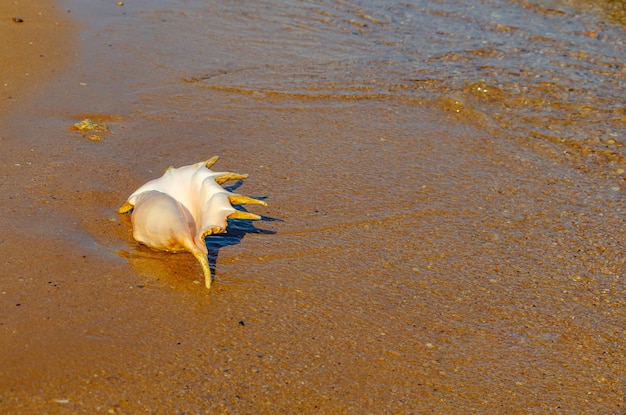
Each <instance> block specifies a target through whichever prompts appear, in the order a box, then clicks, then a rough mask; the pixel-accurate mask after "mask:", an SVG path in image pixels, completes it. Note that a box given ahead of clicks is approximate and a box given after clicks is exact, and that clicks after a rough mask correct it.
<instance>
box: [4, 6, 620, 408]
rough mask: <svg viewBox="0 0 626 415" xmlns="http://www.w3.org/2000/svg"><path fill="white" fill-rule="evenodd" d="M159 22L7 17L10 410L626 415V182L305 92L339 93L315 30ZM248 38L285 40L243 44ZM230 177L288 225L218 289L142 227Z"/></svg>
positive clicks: (435, 107)
mask: <svg viewBox="0 0 626 415" xmlns="http://www.w3.org/2000/svg"><path fill="white" fill-rule="evenodd" d="M126 3H130V2H126ZM157 3H158V4H156V5H154V6H151V7H150V8H148V6H145V5H143V6H142V5H136V4H124V6H118V5H117V4H116V2H107V4H104V3H103V2H100V3H98V4H92V3H91V2H85V3H84V4H83V3H81V2H79V1H75V0H66V1H62V2H59V3H54V2H47V1H38V2H30V3H29V5H28V7H27V6H25V5H22V4H21V2H15V3H13V2H11V4H10V5H6V4H3V5H2V6H0V16H1V18H2V22H1V24H0V36H2V37H3V38H5V39H11V42H8V43H7V42H4V43H3V44H2V46H0V59H1V60H2V61H3V62H8V61H10V62H12V65H11V66H10V67H8V66H3V71H4V72H3V73H2V75H3V77H2V81H3V82H4V86H2V88H3V89H2V91H3V92H2V96H1V100H0V101H1V102H2V103H1V104H0V111H2V112H1V114H2V116H1V117H0V126H1V127H2V130H1V131H0V146H1V147H2V152H1V154H0V161H1V163H0V177H1V180H0V194H1V195H2V198H1V201H2V202H1V203H0V212H1V214H0V226H1V229H2V235H0V256H1V257H2V262H0V263H1V264H2V265H1V267H0V412H2V413H7V414H30V413H61V414H65V413H68V414H70V413H79V414H82V413H108V414H134V413H180V414H182V413H193V414H201V413H206V414H213V413H222V414H276V413H285V414H293V413H303V414H309V413H335V414H364V413H372V414H383V413H384V414H422V413H433V414H445V413H498V414H514V413H525V414H545V413H563V414H573V413H577V414H616V415H617V414H622V413H623V412H624V410H625V409H624V390H625V389H624V381H625V380H626V379H625V378H624V369H625V368H626V362H625V360H624V355H625V354H626V350H625V349H624V342H623V339H624V336H625V335H626V326H625V325H624V315H625V312H626V300H625V297H624V288H625V287H624V278H625V276H626V275H625V274H624V272H625V269H626V260H625V256H624V248H623V247H624V246H626V234H625V232H624V229H626V223H625V218H626V215H625V213H626V210H625V205H624V190H625V186H624V174H623V169H624V165H622V164H620V163H621V161H620V159H619V158H617V157H614V158H610V157H607V160H608V161H606V163H605V164H598V162H597V160H604V159H600V155H598V157H596V158H594V157H595V156H594V157H591V156H586V155H580V154H578V153H574V150H572V148H573V147H572V146H569V145H568V144H567V143H565V144H564V143H559V142H557V140H552V141H546V142H543V141H541V142H540V141H532V142H530V143H524V142H522V141H521V140H519V139H515V138H511V136H510V135H509V134H508V133H507V132H506V130H504V129H502V128H500V127H499V126H498V128H494V127H493V124H494V123H493V122H491V121H485V120H487V119H488V118H487V116H488V115H489V114H488V113H487V112H486V111H485V112H481V107H480V106H479V105H478V104H472V105H470V103H471V102H470V97H465V96H460V95H454V94H453V92H454V91H453V92H450V91H443V92H441V93H440V94H437V95H433V97H432V99H430V98H428V97H427V98H415V97H414V96H413V97H409V96H408V95H406V94H403V95H385V94H387V92H385V94H382V93H380V91H378V90H377V89H376V88H377V87H378V85H377V84H376V83H375V82H372V83H371V84H372V85H373V86H372V85H370V84H368V88H365V87H363V88H361V89H358V88H356V87H354V88H352V85H351V86H350V87H351V88H352V89H349V88H345V89H346V90H349V93H345V91H344V90H341V89H340V88H339V86H337V85H336V84H335V82H338V81H336V80H335V79H334V78H332V79H330V80H327V79H324V81H325V82H326V83H325V84H324V86H323V87H322V86H321V84H322V83H315V82H311V83H306V82H301V81H299V82H300V83H298V82H296V81H293V84H289V83H288V82H287V81H285V76H284V72H281V71H285V72H288V70H292V69H291V66H289V65H290V63H289V62H294V61H295V62H297V63H295V64H293V66H294V67H295V68H297V70H298V71H302V72H306V71H309V72H311V73H314V74H316V76H317V74H318V73H322V74H324V75H326V74H328V73H334V72H332V71H333V70H334V68H333V63H332V62H334V61H332V62H331V63H328V62H327V61H326V60H324V62H323V64H322V65H320V66H321V68H322V69H319V68H318V67H313V66H312V64H310V62H311V59H313V58H311V56H315V55H314V52H311V51H309V52H308V54H304V53H303V54H302V56H299V55H298V53H297V52H298V51H299V50H301V48H304V47H305V46H306V47H308V45H309V43H307V42H311V43H313V41H311V40H310V39H311V38H312V36H311V34H310V33H308V32H307V36H305V35H300V34H299V33H300V32H298V30H310V31H311V32H312V33H313V34H316V33H317V32H315V31H313V30H312V29H310V27H309V26H306V25H304V24H297V23H299V20H297V19H291V20H289V19H286V20H285V21H286V22H288V23H285V21H283V20H280V19H279V17H280V16H279V17H276V19H278V20H277V23H276V22H274V21H273V20H271V19H269V23H268V22H266V21H264V20H262V19H261V18H260V17H259V16H262V13H263V10H264V9H263V8H264V7H266V8H267V9H269V10H272V6H271V5H268V4H265V3H263V4H261V5H259V6H252V5H250V6H249V7H251V8H252V7H259V9H254V10H250V11H249V12H248V13H247V14H246V13H242V12H241V11H232V10H230V8H231V5H230V4H229V3H223V4H222V3H220V2H217V3H216V4H218V3H219V6H217V5H211V6H208V5H206V4H204V3H202V4H200V3H198V4H196V3H193V2H192V3H193V4H190V3H187V2H180V1H171V2H163V3H161V2H157ZM170 3H171V4H170ZM183 3H184V4H183ZM311 7H313V6H311ZM311 10H313V9H311ZM311 10H308V9H307V10H306V13H305V12H302V14H303V15H305V16H308V14H307V13H313V14H314V15H315V16H316V17H315V19H312V20H311V21H312V22H313V23H311V22H309V24H310V25H313V24H314V23H315V22H319V21H322V20H323V19H327V18H328V19H330V18H335V17H334V15H331V14H332V13H330V12H329V11H325V12H324V13H322V12H313V11H311ZM332 12H333V13H335V14H338V13H339V11H338V10H332ZM229 13H232V16H235V17H232V16H231V14H229ZM299 13H300V12H299V11H298V13H295V12H294V15H296V16H300V14H299ZM545 14H546V15H548V16H549V17H551V16H553V15H556V14H548V13H545ZM268 15H269V16H275V15H276V16H278V15H277V14H276V13H275V12H273V11H272V12H268ZM249 16H252V17H249ZM319 16H321V17H319ZM329 16H330V17H329ZM364 16H365V17H364ZM372 16H374V17H372ZM556 16H557V17H558V16H559V15H556ZM14 17H19V18H21V19H23V22H19V23H18V22H14V21H13V20H12V19H13V18H14ZM375 17H376V16H375V15H373V14H372V13H370V14H367V13H365V12H362V13H359V12H358V11H354V13H353V15H352V17H351V18H352V19H353V20H355V19H356V20H359V19H360V20H362V21H364V23H363V25H365V26H363V25H361V26H358V27H357V26H356V24H355V23H354V22H353V21H350V19H348V18H346V19H344V20H345V21H346V22H348V23H345V25H346V26H349V27H350V29H349V30H352V31H353V32H354V33H352V32H347V35H346V36H349V37H347V39H349V41H350V42H352V41H353V38H354V39H356V38H358V36H361V37H365V36H367V35H368V33H367V30H370V29H371V27H374V28H376V27H378V26H377V25H379V26H383V25H382V24H380V23H377V22H375V21H374V20H375ZM246 18H251V19H259V21H261V23H259V21H257V20H252V22H253V23H256V24H258V26H259V28H262V29H259V30H260V31H261V32H262V33H266V32H265V31H267V32H269V33H273V32H274V31H273V29H272V28H270V29H266V28H264V27H265V26H264V25H271V24H276V25H277V27H279V28H280V29H281V30H284V32H280V33H281V36H279V37H277V38H271V40H269V41H268V43H267V44H263V43H262V42H261V41H259V40H258V39H257V38H254V37H252V36H250V35H249V34H248V35H247V36H244V34H241V38H237V35H238V33H239V32H238V31H237V30H235V29H233V32H229V31H228V30H229V29H228V27H231V26H233V25H234V26H236V28H237V25H238V24H241V27H253V26H254V25H251V24H250V22H248V21H246V20H245V19H246ZM202 19H206V20H202ZM228 19H231V20H228ZM360 20H359V21H360ZM379 20H382V19H379ZM293 21H295V22H296V23H292V22H293ZM222 22H223V23H222ZM307 22H308V20H307ZM324 24H326V23H324ZM220 25H223V27H222V26H220ZM311 27H313V26H311ZM343 27H344V26H341V28H340V29H337V33H339V34H341V35H343V34H344V32H346V30H344V29H343ZM353 27H357V28H353ZM303 28H304V29H303ZM241 30H243V29H241ZM498 30H501V29H500V28H498ZM616 30H617V29H616ZM501 31H502V30H501ZM233 33H234V34H233ZM355 33H356V34H355ZM319 36H320V38H321V36H323V34H322V35H319ZM207 39H209V40H207ZM285 39H291V40H292V41H293V42H294V44H295V45H296V46H297V47H293V48H292V44H291V43H287V40H285ZM293 39H295V40H293ZM359 39H360V38H359ZM255 41H257V42H259V43H258V44H255V43H254V42H255ZM283 42H284V43H283ZM299 42H300V43H299ZM316 42H317V40H316ZM318 43H320V44H324V45H326V43H324V42H322V41H319V42H318ZM251 44H252V46H250V45H251ZM20 45H22V46H20ZM303 45H304V46H303ZM348 46H350V47H352V46H353V45H352V44H346V45H344V44H340V45H339V46H337V47H336V50H335V49H332V48H330V47H329V49H328V50H329V52H328V56H326V55H324V59H328V60H330V59H331V58H332V56H331V55H332V54H333V53H334V54H337V55H339V54H340V53H342V52H341V51H342V50H343V49H344V48H345V49H349V47H348ZM355 48H356V49H358V48H359V44H357V45H356V46H355ZM364 49H365V48H364ZM326 52H327V50H326V49H325V50H324V53H326ZM320 54H322V52H320ZM287 55H289V56H288V57H287ZM305 55H306V56H305ZM283 56H285V57H284V59H285V61H284V62H283V61H281V60H280V59H283V58H282V57H283ZM209 57H210V58H209ZM393 58H394V59H396V60H399V59H398V58H397V57H393ZM389 59H391V58H389ZM457 61H458V59H457ZM385 62H386V61H385ZM455 62H456V61H455ZM349 64H350V65H352V64H353V61H352V60H350V61H349ZM385 64H387V65H389V64H388V63H385ZM307 65H309V66H307ZM379 66H381V67H382V66H383V64H382V63H381V64H380V65H379ZM7 68H8V69H7ZM285 68H287V69H288V70H287V69H285ZM302 68H304V69H302ZM350 68H351V67H350V66H348V69H350ZM305 69H306V71H305ZM339 69H342V68H339ZM293 71H294V72H296V70H295V69H294V70H293ZM336 72H344V73H347V72H348V71H347V70H345V71H344V70H343V69H342V70H337V71H336ZM26 73H28V75H25V74H26ZM307 73H308V72H307ZM355 73H357V72H355ZM345 76H346V78H350V79H356V77H357V75H354V74H352V73H347V74H346V75H345ZM359 76H360V73H359ZM320 77H322V75H320ZM329 78H331V77H330V76H329ZM354 82H357V81H354ZM394 82H395V80H394ZM410 82H411V83H413V84H415V83H417V81H415V80H414V79H413V80H411V81H410ZM250 84H254V85H253V86H255V88H252V87H251V86H250ZM0 86H1V85H0ZM395 87H396V88H397V90H401V91H407V90H410V88H408V87H405V86H402V87H400V86H397V85H395ZM332 88H336V90H332ZM392 89H393V88H391V87H386V89H385V91H388V90H392ZM329 90H332V91H331V92H328V91H329ZM364 91H365V92H364ZM394 91H395V90H394ZM468 95H471V94H468ZM450 97H453V98H454V100H453V99H452V98H450ZM456 97H458V99H457V98H456ZM485 101H487V99H485ZM580 105H581V106H582V105H583V103H581V104H580ZM87 117H89V118H91V119H93V120H94V121H96V122H99V123H106V124H107V125H108V127H109V129H110V131H108V132H106V133H104V134H103V139H102V140H101V141H92V140H89V139H88V138H85V137H83V136H81V134H80V133H79V132H77V131H74V130H72V129H70V127H71V126H72V125H73V124H74V123H76V122H78V121H80V120H82V119H84V118H87ZM612 122H615V123H619V122H620V121H615V120H614V121H612ZM618 125H619V124H618ZM610 126H613V124H610ZM607 128H608V127H607ZM622 139H623V136H616V137H613V138H612V140H613V142H612V143H609V144H607V146H613V147H616V146H618V145H620V143H622ZM613 147H611V148H613ZM568 151H569V152H570V153H568ZM581 154H582V153H581ZM594 154H596V153H594ZM598 154H599V152H598ZM213 155H219V156H221V159H220V161H219V162H218V163H217V165H216V166H215V169H217V170H223V171H234V172H240V173H248V174H250V177H249V178H248V179H247V180H245V181H244V182H243V183H239V184H238V186H239V187H238V188H237V192H240V193H242V194H245V195H248V196H251V197H260V198H264V200H265V201H266V202H267V203H268V205H269V206H268V207H267V208H265V207H262V206H252V207H250V211H252V212H255V213H258V214H260V215H263V217H264V220H262V221H259V222H255V223H254V224H253V225H251V226H250V227H243V228H240V229H238V230H235V232H232V237H231V238H229V239H212V240H210V241H208V242H209V243H210V244H213V245H211V246H213V247H214V248H215V247H218V248H219V249H214V250H213V252H212V253H213V255H214V256H216V275H215V281H214V286H213V288H212V289H211V290H210V291H208V290H206V289H205V288H204V284H203V281H202V273H201V270H200V267H199V265H198V263H197V261H196V260H195V259H194V258H193V257H192V256H191V255H188V254H176V255H173V254H169V253H163V252H155V251H151V250H150V249H148V248H146V247H143V246H141V245H139V244H138V243H136V242H135V241H134V240H133V239H132V235H131V233H130V221H129V219H128V217H127V215H126V216H125V215H119V214H117V213H116V209H117V208H118V207H119V206H120V205H121V204H122V203H123V202H124V200H126V198H127V197H128V195H129V194H130V193H131V192H132V191H134V190H135V189H136V188H137V187H139V186H140V185H141V184H143V183H144V182H146V181H147V180H150V179H153V178H156V177H158V176H160V175H161V174H162V172H163V170H164V169H165V168H167V167H168V166H170V165H174V166H181V165H185V164H190V163H194V162H197V161H200V160H202V159H207V158H209V157H211V156H213Z"/></svg>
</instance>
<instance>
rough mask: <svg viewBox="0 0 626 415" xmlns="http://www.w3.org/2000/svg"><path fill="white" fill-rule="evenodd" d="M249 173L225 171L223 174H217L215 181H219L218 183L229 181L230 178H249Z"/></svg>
mask: <svg viewBox="0 0 626 415" xmlns="http://www.w3.org/2000/svg"><path fill="white" fill-rule="evenodd" d="M247 178H248V175H247V174H239V173H223V174H222V175H221V176H217V177H216V178H215V181H216V182H217V184H224V183H226V182H227V181H230V180H243V179H247Z"/></svg>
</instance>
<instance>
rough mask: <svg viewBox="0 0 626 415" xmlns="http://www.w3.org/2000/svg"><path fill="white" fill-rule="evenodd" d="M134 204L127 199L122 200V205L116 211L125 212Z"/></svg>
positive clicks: (131, 208)
mask: <svg viewBox="0 0 626 415" xmlns="http://www.w3.org/2000/svg"><path fill="white" fill-rule="evenodd" d="M133 208H134V206H133V205H131V204H130V203H128V200H127V201H126V202H124V204H123V205H122V206H120V208H119V209H118V210H117V213H127V212H130V211H131V210H133Z"/></svg>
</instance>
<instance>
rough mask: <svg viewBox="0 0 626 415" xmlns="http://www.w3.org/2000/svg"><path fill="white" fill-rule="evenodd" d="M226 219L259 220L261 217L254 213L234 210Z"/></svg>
mask: <svg viewBox="0 0 626 415" xmlns="http://www.w3.org/2000/svg"><path fill="white" fill-rule="evenodd" d="M228 219H245V220H261V217H260V216H259V215H255V214H254V213H250V212H243V211H241V210H236V211H234V212H233V213H231V214H230V215H228Z"/></svg>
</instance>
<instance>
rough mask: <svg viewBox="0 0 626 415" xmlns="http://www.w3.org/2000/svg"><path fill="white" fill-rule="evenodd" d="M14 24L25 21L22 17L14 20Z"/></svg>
mask: <svg viewBox="0 0 626 415" xmlns="http://www.w3.org/2000/svg"><path fill="white" fill-rule="evenodd" d="M13 22H15V23H24V19H22V18H20V17H14V18H13Z"/></svg>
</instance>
